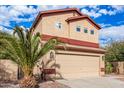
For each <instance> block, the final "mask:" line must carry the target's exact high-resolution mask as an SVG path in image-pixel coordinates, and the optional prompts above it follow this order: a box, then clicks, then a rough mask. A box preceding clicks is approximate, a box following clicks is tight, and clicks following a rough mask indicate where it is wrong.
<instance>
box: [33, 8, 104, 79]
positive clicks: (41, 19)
mask: <svg viewBox="0 0 124 93" xmlns="http://www.w3.org/2000/svg"><path fill="white" fill-rule="evenodd" d="M31 29H32V30H33V31H34V32H33V33H34V34H35V33H36V32H40V33H41V35H42V36H41V39H42V40H43V41H47V40H49V39H50V38H52V37H58V39H59V40H61V41H62V42H64V43H65V44H66V46H65V47H66V50H65V49H64V48H63V46H58V47H57V49H58V50H57V51H56V52H55V51H51V52H50V53H48V54H47V55H46V56H45V58H44V59H45V60H46V59H48V60H49V59H50V58H51V54H52V53H53V54H54V56H53V57H54V61H55V63H56V64H59V68H56V70H57V72H59V73H60V74H61V76H62V77H63V78H81V77H89V76H90V77H92V76H102V75H104V60H103V56H104V53H105V50H103V49H101V48H100V47H99V29H101V27H100V26H99V25H97V24H96V23H95V22H94V21H93V20H92V19H91V18H90V17H89V16H87V15H85V14H82V13H81V12H80V11H79V10H78V9H76V8H66V9H59V10H48V11H41V12H40V13H39V14H38V16H37V18H36V20H35V22H34V24H33V26H32V28H31ZM54 52H55V53H54Z"/></svg>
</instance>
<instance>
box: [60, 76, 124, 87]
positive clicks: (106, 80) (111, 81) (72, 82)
mask: <svg viewBox="0 0 124 93" xmlns="http://www.w3.org/2000/svg"><path fill="white" fill-rule="evenodd" d="M58 82H60V83H62V84H65V85H68V86H69V87H71V88H124V81H120V80H117V79H115V78H114V77H83V78H81V79H65V80H58Z"/></svg>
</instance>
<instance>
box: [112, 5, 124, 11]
mask: <svg viewBox="0 0 124 93" xmlns="http://www.w3.org/2000/svg"><path fill="white" fill-rule="evenodd" d="M111 7H112V8H114V9H116V10H117V11H124V6H123V5H112V6H111Z"/></svg>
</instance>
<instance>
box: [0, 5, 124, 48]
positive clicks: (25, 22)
mask: <svg viewBox="0 0 124 93" xmlns="http://www.w3.org/2000/svg"><path fill="white" fill-rule="evenodd" d="M68 7H76V8H78V9H80V11H81V12H82V13H84V14H87V15H89V16H90V17H91V18H92V19H93V20H94V21H95V22H96V23H97V24H99V25H100V26H101V27H102V29H101V30H100V38H99V41H100V45H101V46H105V45H107V44H108V43H110V42H111V41H117V40H124V6H119V5H118V6H117V5H93V6H91V5H90V6H88V5H72V6H71V5H69V6H68V5H64V6H59V5H41V6H37V5H33V6H26V5H24V6H7V5H6V6H0V30H4V31H8V32H10V33H11V32H12V28H13V27H14V26H16V25H19V26H22V27H26V28H30V27H31V25H32V23H33V21H34V20H35V18H36V16H37V14H38V12H39V11H44V10H52V9H62V8H68Z"/></svg>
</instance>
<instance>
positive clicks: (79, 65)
mask: <svg viewBox="0 0 124 93" xmlns="http://www.w3.org/2000/svg"><path fill="white" fill-rule="evenodd" d="M56 62H57V64H59V65H60V69H58V71H59V72H61V74H62V76H63V77H65V78H73V77H75V78H76V77H84V76H98V75H99V57H94V56H79V55H63V54H57V55H56Z"/></svg>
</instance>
